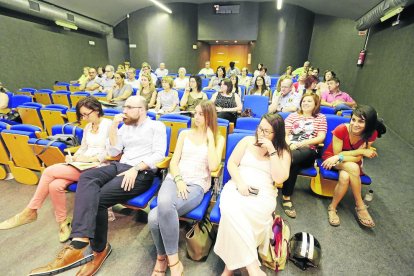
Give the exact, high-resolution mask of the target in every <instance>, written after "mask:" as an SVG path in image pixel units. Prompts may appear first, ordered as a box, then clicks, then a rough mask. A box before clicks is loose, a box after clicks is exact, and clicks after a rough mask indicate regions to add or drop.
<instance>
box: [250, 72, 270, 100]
mask: <svg viewBox="0 0 414 276" xmlns="http://www.w3.org/2000/svg"><path fill="white" fill-rule="evenodd" d="M249 95H259V96H266V97H268V98H269V100H270V90H269V88H268V87H267V85H266V84H265V80H264V78H263V77H262V76H260V75H259V76H257V77H256V79H255V82H254V85H253V87H252V88H251V89H250V91H249Z"/></svg>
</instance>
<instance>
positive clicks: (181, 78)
mask: <svg viewBox="0 0 414 276" xmlns="http://www.w3.org/2000/svg"><path fill="white" fill-rule="evenodd" d="M186 73H187V71H186V70H185V68H184V67H180V68H179V69H178V77H177V78H175V80H174V86H173V88H174V89H185V88H187V87H188V78H187V77H186V76H185V74H186Z"/></svg>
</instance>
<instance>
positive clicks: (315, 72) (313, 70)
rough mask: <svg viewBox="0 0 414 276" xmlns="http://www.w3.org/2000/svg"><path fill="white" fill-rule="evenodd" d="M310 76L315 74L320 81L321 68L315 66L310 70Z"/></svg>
mask: <svg viewBox="0 0 414 276" xmlns="http://www.w3.org/2000/svg"><path fill="white" fill-rule="evenodd" d="M309 75H310V76H314V77H315V78H316V79H317V80H318V81H319V68H318V67H313V68H312V71H309Z"/></svg>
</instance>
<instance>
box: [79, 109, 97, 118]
mask: <svg viewBox="0 0 414 276" xmlns="http://www.w3.org/2000/svg"><path fill="white" fill-rule="evenodd" d="M94 111H95V110H92V111H91V112H89V113H87V114H81V118H87V117H89V115H91V114H92V112H94Z"/></svg>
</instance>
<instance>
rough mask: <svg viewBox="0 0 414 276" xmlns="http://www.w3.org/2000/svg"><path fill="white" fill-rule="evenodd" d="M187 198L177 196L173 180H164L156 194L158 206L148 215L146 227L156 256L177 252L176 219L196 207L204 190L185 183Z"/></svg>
mask: <svg viewBox="0 0 414 276" xmlns="http://www.w3.org/2000/svg"><path fill="white" fill-rule="evenodd" d="M187 187H188V188H187V190H188V191H189V193H188V198H187V199H182V198H181V197H178V195H177V185H176V184H175V182H174V180H172V179H170V178H166V179H165V180H164V182H163V183H162V186H161V189H160V191H159V193H158V206H157V207H156V208H154V209H152V210H151V212H150V213H149V215H148V225H149V227H150V230H151V235H152V239H153V240H154V243H155V247H156V248H157V254H158V255H165V254H167V255H173V254H176V253H177V252H178V238H179V230H180V229H179V227H180V226H179V221H178V218H179V217H180V216H182V215H185V214H186V213H188V212H190V211H191V210H193V209H194V208H195V207H197V206H198V205H199V204H200V202H201V201H202V200H203V197H204V189H203V188H202V187H201V186H200V185H197V184H193V183H187Z"/></svg>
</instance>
